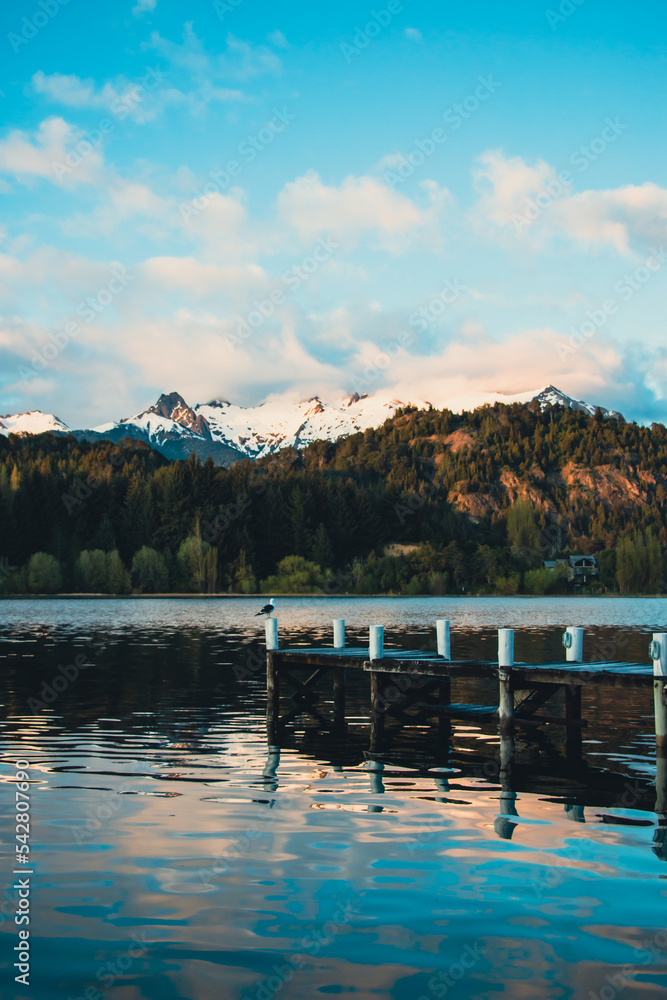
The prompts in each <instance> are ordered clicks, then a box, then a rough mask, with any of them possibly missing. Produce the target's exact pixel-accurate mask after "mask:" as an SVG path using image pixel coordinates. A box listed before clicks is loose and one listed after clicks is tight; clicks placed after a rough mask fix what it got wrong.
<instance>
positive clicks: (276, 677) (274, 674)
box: [266, 650, 280, 742]
mask: <svg viewBox="0 0 667 1000" xmlns="http://www.w3.org/2000/svg"><path fill="white" fill-rule="evenodd" d="M279 714H280V674H279V673H278V668H277V666H276V664H275V660H274V654H273V650H267V652H266V721H267V725H268V728H269V733H270V734H271V733H273V732H274V730H275V726H276V723H277V721H278V716H279ZM270 742H273V740H272V739H271V737H270Z"/></svg>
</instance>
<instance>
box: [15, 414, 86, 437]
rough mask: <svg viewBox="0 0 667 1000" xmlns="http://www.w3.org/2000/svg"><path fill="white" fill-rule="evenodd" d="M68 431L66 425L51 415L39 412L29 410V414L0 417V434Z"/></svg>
mask: <svg viewBox="0 0 667 1000" xmlns="http://www.w3.org/2000/svg"><path fill="white" fill-rule="evenodd" d="M68 430H69V428H68V426H67V424H64V423H63V422H62V420H59V419H58V417H55V416H54V415H53V414H52V413H42V411H41V410H31V411H30V413H11V414H8V415H7V416H5V417H2V416H0V434H2V435H3V437H7V435H8V434H45V433H46V432H47V431H63V432H67V431H68Z"/></svg>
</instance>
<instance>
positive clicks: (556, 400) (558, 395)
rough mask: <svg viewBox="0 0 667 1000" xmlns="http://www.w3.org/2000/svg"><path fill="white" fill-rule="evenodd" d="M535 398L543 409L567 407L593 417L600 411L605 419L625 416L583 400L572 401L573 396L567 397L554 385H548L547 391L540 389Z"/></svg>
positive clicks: (617, 418) (620, 418)
mask: <svg viewBox="0 0 667 1000" xmlns="http://www.w3.org/2000/svg"><path fill="white" fill-rule="evenodd" d="M534 398H535V399H536V400H537V402H538V403H539V404H540V406H541V407H542V409H544V407H545V406H566V407H567V408H568V409H570V410H580V411H581V412H582V413H589V414H590V415H591V416H593V415H594V414H595V411H596V410H600V411H601V413H602V416H603V417H604V418H605V419H612V420H622V419H623V414H622V413H619V412H618V410H605V408H604V407H603V406H593V404H592V403H584V401H583V400H582V399H572V397H571V396H566V395H565V393H564V392H561V391H560V389H556V388H555V387H554V386H553V385H548V386H547V387H546V389H540V391H539V392H538V394H537V395H536V396H535V397H534Z"/></svg>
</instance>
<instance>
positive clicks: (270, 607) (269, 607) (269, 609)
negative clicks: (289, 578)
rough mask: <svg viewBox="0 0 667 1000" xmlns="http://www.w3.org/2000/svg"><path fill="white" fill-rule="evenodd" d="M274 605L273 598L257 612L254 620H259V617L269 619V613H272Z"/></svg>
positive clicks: (274, 600)
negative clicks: (262, 616) (264, 616)
mask: <svg viewBox="0 0 667 1000" xmlns="http://www.w3.org/2000/svg"><path fill="white" fill-rule="evenodd" d="M275 603H276V599H275V597H272V598H271V600H270V601H269V603H268V604H265V605H264V607H263V608H262V610H261V611H258V612H257V614H256V615H255V618H259V616H260V615H266V616H267V618H270V617H271V612H272V611H273V606H274V604H275Z"/></svg>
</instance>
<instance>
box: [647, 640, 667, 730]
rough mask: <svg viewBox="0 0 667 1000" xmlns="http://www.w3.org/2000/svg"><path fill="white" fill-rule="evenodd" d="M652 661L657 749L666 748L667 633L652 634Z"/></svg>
mask: <svg viewBox="0 0 667 1000" xmlns="http://www.w3.org/2000/svg"><path fill="white" fill-rule="evenodd" d="M650 654H651V659H652V660H653V708H654V713H655V741H656V743H657V745H658V746H659V747H666V746H667V688H666V685H667V632H654V633H653V642H652V643H651V646H650Z"/></svg>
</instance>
